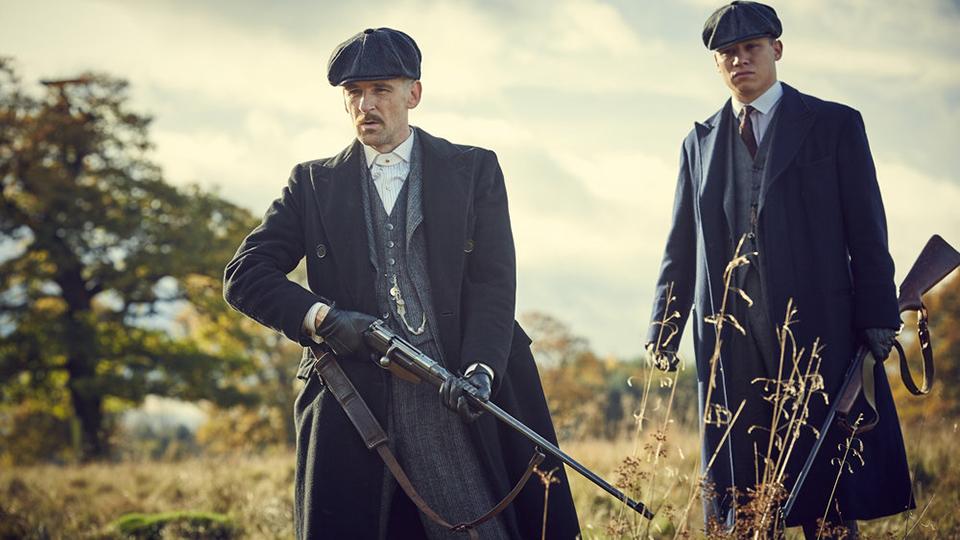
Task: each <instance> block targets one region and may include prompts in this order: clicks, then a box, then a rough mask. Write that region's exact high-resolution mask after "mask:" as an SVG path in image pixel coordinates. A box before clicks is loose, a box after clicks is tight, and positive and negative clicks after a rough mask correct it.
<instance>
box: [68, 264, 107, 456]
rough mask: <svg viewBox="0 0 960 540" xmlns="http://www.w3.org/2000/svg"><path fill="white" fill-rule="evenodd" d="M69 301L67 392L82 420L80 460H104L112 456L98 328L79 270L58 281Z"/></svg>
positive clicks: (88, 294)
mask: <svg viewBox="0 0 960 540" xmlns="http://www.w3.org/2000/svg"><path fill="white" fill-rule="evenodd" d="M57 283H58V284H59V285H60V287H61V289H62V291H63V298H64V299H65V300H66V301H67V306H68V308H67V315H66V317H65V325H64V334H63V339H65V340H66V343H65V347H64V348H65V349H66V350H67V351H69V352H68V353H67V365H66V368H67V373H68V374H69V377H70V378H69V380H68V381H67V390H69V392H70V402H71V404H72V405H73V413H74V415H75V416H76V417H77V419H78V420H79V421H80V432H81V433H80V434H81V444H80V458H81V460H83V461H92V460H96V459H102V458H105V457H107V456H108V454H109V445H108V443H107V437H106V433H105V431H104V426H103V389H102V388H101V387H100V382H99V381H98V380H97V359H98V350H97V340H96V328H94V325H93V323H92V321H91V316H92V312H91V304H92V298H91V295H90V293H89V291H88V290H87V288H86V285H85V283H84V282H83V279H82V277H81V276H80V273H79V272H78V271H74V272H64V273H63V274H61V276H60V279H58V280H57Z"/></svg>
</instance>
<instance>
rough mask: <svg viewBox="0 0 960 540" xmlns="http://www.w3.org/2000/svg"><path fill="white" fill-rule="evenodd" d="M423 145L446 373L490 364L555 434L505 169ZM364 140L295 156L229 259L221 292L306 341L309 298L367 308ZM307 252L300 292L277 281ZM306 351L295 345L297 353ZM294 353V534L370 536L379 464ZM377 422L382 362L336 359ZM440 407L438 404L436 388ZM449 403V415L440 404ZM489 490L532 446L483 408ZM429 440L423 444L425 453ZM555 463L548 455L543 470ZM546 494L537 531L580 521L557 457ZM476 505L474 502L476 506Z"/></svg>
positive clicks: (525, 413)
mask: <svg viewBox="0 0 960 540" xmlns="http://www.w3.org/2000/svg"><path fill="white" fill-rule="evenodd" d="M417 137H418V138H419V140H420V141H421V145H422V151H423V161H422V164H423V214H424V219H423V225H422V226H424V227H426V229H425V240H426V246H427V268H428V273H429V275H430V284H431V287H432V296H433V302H434V306H433V310H434V312H435V313H436V314H437V316H438V318H439V321H438V324H437V327H438V333H439V339H440V341H441V346H442V348H443V353H444V354H443V357H444V360H445V362H446V363H447V366H446V367H447V368H448V369H450V370H451V371H462V369H463V368H464V367H466V366H467V365H469V364H471V363H473V362H483V363H485V364H487V365H489V366H490V367H491V368H493V370H494V372H495V374H496V376H495V378H494V385H495V387H494V394H493V398H492V399H493V401H494V402H496V403H497V404H498V405H500V407H502V408H503V409H505V410H506V411H507V412H509V413H511V414H513V415H514V416H515V417H517V418H518V419H519V420H520V421H522V422H524V423H526V424H527V425H528V426H529V427H531V428H533V429H534V430H536V431H538V432H539V433H540V434H541V435H543V436H545V437H547V438H548V439H550V440H552V441H553V442H556V435H555V432H554V428H553V424H552V423H551V420H550V415H549V411H548V410H547V405H546V401H545V399H544V395H543V389H542V387H541V384H540V377H539V374H538V373H537V368H536V365H535V364H534V361H533V356H532V355H531V353H530V339H529V338H528V337H527V335H526V334H525V333H524V332H523V330H522V329H521V328H520V326H519V325H518V324H516V323H515V321H514V309H515V305H514V304H515V287H516V267H515V259H514V248H513V237H512V233H511V230H510V218H509V215H508V211H507V196H506V189H505V186H504V179H503V173H502V172H501V170H500V166H499V164H498V162H497V158H496V155H495V154H494V153H493V152H490V151H488V150H484V149H481V148H476V147H471V146H462V145H455V144H452V143H450V142H448V141H446V140H444V139H440V138H437V137H433V136H431V135H429V134H427V133H426V132H424V131H423V130H419V129H418V132H417ZM362 159H363V150H362V147H361V145H360V143H359V142H354V143H353V144H352V145H351V146H349V147H347V148H346V149H345V150H343V151H342V152H341V153H340V154H338V155H337V156H335V157H332V158H329V159H321V160H316V161H311V162H306V163H302V164H300V165H297V166H296V167H295V168H294V170H293V172H292V173H291V175H290V180H289V183H288V185H287V186H286V187H285V188H284V190H283V193H282V195H281V197H280V198H279V199H277V200H275V201H274V202H273V204H272V205H271V207H270V208H269V209H268V210H267V213H266V215H265V216H264V218H263V222H262V223H261V224H260V226H258V227H257V228H256V229H255V230H254V231H253V232H252V233H251V234H250V235H249V236H248V237H247V238H246V239H245V240H244V242H243V244H241V246H240V248H239V249H238V250H237V254H236V255H235V256H234V259H233V260H232V261H230V263H229V264H228V265H227V268H226V272H225V277H224V296H225V298H226V300H227V301H228V302H229V303H230V304H231V305H232V306H234V307H235V308H237V309H238V310H240V311H242V312H243V313H245V314H246V315H248V316H250V317H251V318H253V319H255V320H257V321H259V322H260V323H262V324H264V325H265V326H268V327H270V328H273V329H275V330H277V331H279V332H282V333H283V334H284V335H285V336H287V337H288V338H290V339H291V340H293V341H296V342H298V343H301V344H303V345H305V346H308V345H310V344H311V342H310V341H309V339H308V338H306V337H305V336H304V335H303V334H302V331H301V326H302V322H303V319H304V317H305V316H306V313H307V311H308V309H309V308H310V306H312V305H313V304H314V303H315V302H317V301H319V300H321V299H322V300H325V301H326V302H328V303H329V302H335V303H336V306H337V307H338V308H342V309H347V310H355V311H361V312H364V313H369V314H375V313H377V303H376V298H375V293H374V291H375V288H374V282H375V278H376V274H375V270H374V267H373V265H372V264H371V263H370V259H369V255H368V254H369V251H368V247H367V242H368V240H367V234H366V226H365V225H364V218H363V211H362V201H361V186H360V181H361V174H360V171H361V161H360V160H362ZM304 257H306V259H307V280H308V284H309V287H310V288H309V290H307V289H305V288H304V287H302V286H300V285H299V284H297V283H294V282H292V281H290V280H288V279H287V273H288V272H290V271H292V270H293V269H294V268H295V267H296V266H297V264H298V263H299V261H300V260H301V259H302V258H304ZM306 352H307V351H306V350H305V353H306ZM312 362H313V359H312V357H311V355H309V354H304V357H303V360H302V361H301V365H300V370H299V373H298V376H299V377H301V378H303V379H305V380H306V381H307V383H306V385H305V386H304V388H303V390H302V391H301V393H300V395H299V396H298V398H297V402H296V405H295V420H296V424H297V476H296V481H295V486H296V487H295V498H294V502H295V512H294V514H295V516H294V517H295V525H296V533H297V537H298V538H304V539H305V538H310V539H316V538H321V539H322V538H331V539H340V538H378V537H379V534H380V531H379V530H378V528H379V523H380V503H381V501H380V498H381V486H383V475H384V474H388V473H386V472H385V468H384V466H383V463H382V462H381V461H380V458H379V457H378V456H377V455H376V453H374V452H371V451H368V450H367V449H366V447H365V446H364V444H363V441H362V440H361V438H360V436H359V435H358V434H357V433H356V432H355V430H354V428H353V427H352V425H351V424H350V423H349V420H348V419H347V417H346V415H345V414H344V413H343V411H342V409H341V408H340V406H339V405H338V404H337V403H336V401H335V400H334V398H333V395H332V394H330V393H328V392H327V391H326V389H325V388H324V386H323V383H322V382H321V381H320V380H319V379H318V378H317V377H316V376H310V370H311V367H312ZM340 364H341V366H342V367H343V368H344V371H346V373H347V375H348V376H349V377H350V379H351V380H352V381H353V383H354V385H355V386H356V387H357V389H358V391H359V392H360V394H361V395H362V397H363V398H364V400H365V401H366V403H367V404H368V405H369V407H370V409H371V410H372V411H373V413H374V415H375V416H376V417H377V418H378V419H379V420H380V422H381V424H382V425H384V426H386V425H387V424H386V418H387V417H386V400H385V396H384V388H385V385H386V377H388V376H391V375H389V373H388V372H386V371H384V370H382V369H380V368H379V367H378V366H377V365H376V364H375V363H373V362H371V361H369V360H362V359H345V360H344V361H342V362H340ZM437 406H438V407H439V406H441V405H440V401H439V397H438V399H437ZM451 414H453V413H451ZM470 433H471V436H472V438H473V440H474V442H475V445H476V447H477V448H478V449H479V451H478V454H479V455H480V458H481V462H482V463H483V465H484V467H485V469H486V471H487V473H488V474H487V477H488V478H489V479H490V481H491V482H492V487H493V493H494V496H495V497H498V498H499V497H501V496H502V495H505V494H506V493H507V491H509V489H510V488H511V487H512V486H513V483H514V482H515V481H516V480H517V479H518V478H519V477H520V475H521V474H522V472H523V471H524V469H525V468H526V465H527V462H528V461H529V460H530V457H531V455H532V453H533V446H532V445H531V444H530V443H529V442H527V440H526V439H523V438H521V437H520V436H519V435H516V434H515V433H514V432H512V431H510V430H509V429H507V428H505V427H503V426H502V425H501V424H499V423H498V422H496V421H495V420H494V419H493V418H492V417H490V415H483V416H482V417H481V418H480V419H479V420H478V421H477V422H475V423H473V424H471V425H470ZM428 450H429V449H425V451H428ZM557 466H558V463H557V462H556V461H555V460H554V459H552V458H548V459H547V460H546V461H545V462H544V463H543V464H541V468H542V469H543V470H546V471H548V470H550V469H551V468H553V467H557ZM559 473H560V475H561V477H560V479H561V482H562V483H561V484H559V485H554V486H552V488H551V491H550V497H549V504H550V509H549V520H550V522H549V523H548V524H547V534H548V537H550V538H564V539H566V538H574V537H575V536H576V535H577V534H578V533H579V526H578V523H577V517H576V513H575V510H574V507H573V500H572V497H571V495H570V490H569V486H568V484H567V479H566V476H565V475H564V473H563V468H562V467H560V469H559ZM486 510H487V509H486V508H484V509H478V512H477V514H478V516H479V514H480V513H481V512H483V511H486ZM504 515H505V517H506V519H505V521H506V523H507V526H508V530H510V531H512V534H513V536H514V537H515V538H538V537H540V530H541V520H542V515H543V488H542V486H541V485H540V482H538V481H537V479H536V476H534V478H533V479H532V480H531V481H530V482H528V484H527V486H526V488H525V489H524V491H523V492H522V493H521V495H520V496H519V497H518V498H517V499H516V500H515V501H514V503H513V504H512V505H511V506H510V507H509V508H508V511H507V512H505V514H504Z"/></svg>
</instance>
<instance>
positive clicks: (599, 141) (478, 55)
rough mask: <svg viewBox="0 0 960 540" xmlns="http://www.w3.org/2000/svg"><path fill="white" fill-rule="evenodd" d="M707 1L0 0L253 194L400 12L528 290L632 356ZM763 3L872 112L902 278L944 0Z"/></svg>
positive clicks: (950, 185)
mask: <svg viewBox="0 0 960 540" xmlns="http://www.w3.org/2000/svg"><path fill="white" fill-rule="evenodd" d="M719 5H721V4H720V2H713V1H705V0H687V1H679V2H635V1H623V2H618V1H614V2H603V1H599V0H550V1H525V2H506V1H482V2H481V1H476V2H465V1H445V2H426V1H400V2H379V1H369V2H362V3H361V2H337V3H334V2H318V1H309V2H308V1H301V2H293V1H291V2H269V3H268V2H256V3H255V2H246V1H237V0H232V1H224V2H196V1H165V2H159V1H158V2H120V1H117V2H109V1H101V2H82V1H63V2H49V1H37V0H31V1H22V2H12V1H6V0H0V54H2V55H9V56H13V57H14V58H16V60H17V62H18V66H19V69H20V73H21V75H22V76H23V78H24V79H25V80H26V81H35V80H37V79H39V78H40V77H60V76H72V75H75V74H77V73H79V72H81V71H86V70H95V71H102V72H106V73H109V74H112V75H115V76H119V77H124V78H126V79H128V80H129V81H130V83H131V85H132V90H131V94H132V97H133V106H134V108H135V109H137V110H140V111H143V112H146V113H149V114H151V115H153V116H154V117H155V122H154V124H153V129H152V139H153V140H154V141H155V142H156V145H157V148H156V151H155V156H154V157H155V159H156V161H157V162H158V163H160V164H161V165H162V166H163V168H164V171H165V174H166V177H167V179H168V180H169V181H170V182H172V183H175V184H186V183H190V182H197V183H200V184H202V185H204V186H207V187H210V188H213V187H216V188H217V189H218V190H219V192H220V194H221V195H222V196H224V197H226V198H227V199H229V200H231V201H234V202H236V203H238V204H240V205H242V206H244V207H246V208H249V209H250V210H251V211H253V212H254V213H256V214H257V215H260V214H262V213H263V211H264V210H265V209H266V208H267V206H268V205H269V203H270V201H271V200H272V199H273V198H275V197H276V196H277V195H279V193H280V189H281V188H282V187H283V185H284V184H285V182H286V179H287V175H288V173H289V171H290V169H291V167H292V166H293V165H294V164H295V163H297V162H300V161H305V160H309V159H314V158H319V157H326V156H330V155H333V154H335V153H337V152H339V151H340V150H341V149H342V148H343V147H345V146H346V145H347V144H349V143H350V142H351V136H352V134H351V126H350V122H349V119H348V117H347V115H346V113H345V112H344V110H343V105H342V101H341V98H340V93H339V91H338V90H337V89H334V88H331V87H330V86H329V85H328V84H327V82H326V73H325V70H326V62H327V58H328V56H329V54H330V52H331V50H332V49H333V48H334V47H335V46H336V45H337V44H338V43H340V42H341V41H343V40H345V39H346V38H347V37H349V36H351V35H352V34H354V33H356V32H359V31H361V30H363V29H364V28H367V27H378V26H390V27H394V28H399V29H402V30H404V31H405V32H407V33H409V34H410V35H411V36H413V37H414V39H415V40H416V41H417V43H418V44H419V46H420V49H421V50H422V51H423V79H422V80H423V88H424V91H423V92H424V94H423V96H424V97H423V101H422V103H421V104H420V106H419V107H418V108H417V109H416V110H415V111H413V112H412V113H411V121H412V123H413V124H415V125H417V126H420V127H422V128H423V129H425V130H427V131H429V132H431V133H433V134H434V135H439V136H442V137H445V138H447V139H450V140H452V141H455V142H458V143H465V144H474V145H479V146H483V147H486V148H491V149H493V150H495V151H496V152H497V154H498V155H499V157H500V163H501V166H502V168H503V170H504V173H505V175H506V179H507V187H508V191H509V196H510V209H511V215H512V219H513V227H514V235H515V240H516V244H517V255H518V278H519V289H518V306H517V307H518V311H519V312H520V313H522V312H525V311H531V310H537V311H542V312H546V313H550V314H552V315H554V316H556V317H557V318H559V319H560V320H562V321H564V322H566V323H568V324H569V325H570V326H571V327H572V328H573V329H574V331H575V332H576V333H578V334H580V335H583V336H585V337H586V338H588V339H589V340H590V343H591V344H592V346H593V347H594V349H595V350H597V351H598V352H600V353H605V354H606V353H609V354H617V355H621V356H632V355H634V354H636V353H638V352H639V350H640V349H641V347H642V336H643V334H644V332H645V329H646V325H647V323H648V320H647V318H648V315H649V309H650V303H651V300H652V299H651V295H652V290H653V283H654V280H655V278H656V275H657V271H658V267H659V262H660V257H661V254H662V249H663V242H664V239H665V237H666V232H667V227H668V225H669V217H670V210H671V207H672V202H673V201H672V198H673V190H674V184H675V181H676V174H677V171H676V167H677V162H678V156H679V148H680V142H681V140H682V138H683V137H684V135H686V133H687V132H688V131H689V130H690V129H691V128H692V126H693V122H694V121H695V120H703V119H705V118H707V117H708V116H710V115H711V114H712V113H713V112H714V111H716V110H717V109H718V108H719V107H720V106H721V105H722V103H723V101H724V100H725V99H726V98H727V97H728V93H727V90H726V87H725V86H724V85H723V82H722V81H721V79H720V77H719V75H718V74H717V73H716V70H715V67H714V64H713V60H712V57H711V55H710V53H709V52H708V51H706V49H704V47H703V45H702V42H701V41H700V32H701V28H702V26H703V22H704V20H705V19H706V18H707V16H708V15H709V14H710V13H711V11H712V10H713V9H715V8H716V7H718V6H719ZM772 5H773V6H774V7H775V8H776V9H777V11H778V13H779V14H780V17H781V20H782V21H783V28H784V33H783V36H782V40H783V43H784V54H783V59H782V60H781V61H780V63H779V64H778V69H779V75H780V79H781V80H783V81H785V82H787V83H789V84H791V85H793V86H794V87H796V88H798V89H799V90H801V91H803V92H806V93H811V94H814V95H817V96H818V97H821V98H824V99H829V100H834V101H840V102H843V103H846V104H848V105H851V106H853V107H855V108H857V109H859V110H860V111H861V112H862V113H863V116H864V119H865V122H866V125H867V133H868V136H869V138H870V142H871V146H872V148H873V155H874V159H875V161H876V163H877V169H878V173H879V177H880V186H881V189H882V191H883V195H884V200H885V203H886V208H887V218H888V222H889V226H890V240H891V251H892V253H893V256H894V259H895V261H896V263H897V274H898V279H899V277H902V276H903V274H904V273H905V272H906V270H907V269H908V266H909V264H910V262H911V261H912V259H913V257H915V256H916V254H917V253H918V251H919V249H920V247H921V246H922V243H923V242H924V241H925V240H926V238H927V237H929V236H930V234H932V233H934V232H939V233H940V234H942V235H944V236H945V237H946V238H947V240H948V241H951V242H952V243H954V244H955V245H957V244H958V243H960V174H958V173H957V171H958V170H960V152H958V142H960V138H958V135H960V45H958V40H957V28H958V27H960V5H958V2H957V1H956V0H952V1H950V0H915V1H893V0H882V1H866V0H861V1H850V0H847V1H843V0H840V1H837V0H830V1H828V0H802V1H790V2H776V3H773V4H772ZM224 262H226V261H224ZM801 315H802V314H801ZM688 333H689V332H688Z"/></svg>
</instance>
